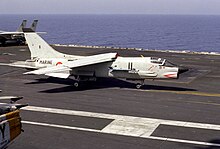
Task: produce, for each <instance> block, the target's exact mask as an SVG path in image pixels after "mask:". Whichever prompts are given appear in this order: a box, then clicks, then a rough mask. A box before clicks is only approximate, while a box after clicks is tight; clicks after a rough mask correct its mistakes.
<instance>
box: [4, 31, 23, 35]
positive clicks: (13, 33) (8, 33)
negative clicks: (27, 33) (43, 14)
mask: <svg viewBox="0 0 220 149" xmlns="http://www.w3.org/2000/svg"><path fill="white" fill-rule="evenodd" d="M11 34H12V35H15V34H24V32H1V33H0V35H11Z"/></svg>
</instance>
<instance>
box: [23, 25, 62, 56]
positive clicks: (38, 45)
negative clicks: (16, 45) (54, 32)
mask: <svg viewBox="0 0 220 149" xmlns="http://www.w3.org/2000/svg"><path fill="white" fill-rule="evenodd" d="M23 31H24V36H25V39H26V42H27V44H28V47H29V50H30V52H31V58H32V59H33V58H64V57H65V54H63V53H60V52H57V51H56V50H54V49H53V48H52V47H51V46H50V45H49V44H48V43H47V42H46V41H44V40H43V39H42V38H41V37H40V36H39V35H38V34H37V33H35V32H33V31H32V32H26V31H25V28H24V29H23ZM29 31H30V30H29Z"/></svg>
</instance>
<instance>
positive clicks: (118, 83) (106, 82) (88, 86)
mask: <svg viewBox="0 0 220 149" xmlns="http://www.w3.org/2000/svg"><path fill="white" fill-rule="evenodd" d="M74 82H75V81H74V80H72V79H59V78H51V77H49V78H43V79H42V78H41V79H35V82H30V83H26V84H47V83H55V84H63V85H67V86H64V87H60V88H53V89H48V90H43V91H39V92H41V93H61V92H73V91H84V90H93V89H103V88H112V87H119V88H128V89H136V88H135V82H134V83H131V82H127V81H124V80H119V79H114V78H98V79H97V81H95V82H80V86H79V87H78V88H76V87H74V86H73V84H74ZM141 89H142V90H165V91H196V90H195V89H190V88H181V87H171V86H160V85H147V84H146V85H144V86H142V88H141Z"/></svg>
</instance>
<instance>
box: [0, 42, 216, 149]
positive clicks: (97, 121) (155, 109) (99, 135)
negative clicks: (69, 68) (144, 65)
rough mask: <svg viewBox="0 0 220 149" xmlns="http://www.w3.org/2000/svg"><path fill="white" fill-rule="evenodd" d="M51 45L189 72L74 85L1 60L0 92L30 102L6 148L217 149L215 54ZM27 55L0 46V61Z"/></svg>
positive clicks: (20, 48)
mask: <svg viewBox="0 0 220 149" xmlns="http://www.w3.org/2000/svg"><path fill="white" fill-rule="evenodd" d="M54 48H55V49H56V50H58V51H60V52H63V53H67V54H74V55H81V56H87V55H94V54H101V53H106V52H117V53H118V54H119V55H121V56H124V57H126V56H132V57H141V56H144V57H162V58H166V59H167V60H169V61H171V62H173V63H175V64H178V65H179V66H183V67H186V68H188V69H189V71H188V72H185V73H183V74H181V75H180V78H179V79H178V80H176V79H173V80H146V81H145V86H143V87H142V88H141V89H136V88H135V83H134V82H130V81H125V80H118V79H113V78H100V79H97V81H96V82H83V83H82V84H81V86H80V87H79V88H75V87H74V86H73V83H74V81H73V80H71V79H66V80H64V79H55V78H50V77H47V76H43V75H23V73H25V72H27V70H25V69H21V68H12V67H8V66H0V76H1V77H0V90H2V92H1V95H14V96H23V97H24V99H23V100H22V102H24V103H28V104H29V106H28V107H25V108H23V109H22V110H21V117H22V123H23V126H22V128H23V129H24V132H23V133H22V134H21V135H20V136H19V137H18V138H16V139H15V141H14V142H13V143H12V144H11V145H10V146H9V147H8V149H24V148H33V149H42V148H46V149H50V148H51V149H60V148H65V149H72V148H77V149H87V148H89V149H97V148H105V149H112V148H120V149H134V148H135V149H146V148H149V149H159V148H160V149H161V148H162V149H171V148H172V149H176V148H178V149H214V148H216V149H217V148H220V115H219V113H220V69H219V66H220V56H219V55H209V54H192V53H172V52H159V51H141V50H126V49H111V48H83V47H70V46H54ZM29 57H30V52H29V50H28V48H27V47H26V46H14V47H0V62H1V63H10V62H14V61H17V60H26V59H28V58H29ZM1 102H4V101H1ZM18 103H19V102H18Z"/></svg>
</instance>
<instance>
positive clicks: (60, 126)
mask: <svg viewBox="0 0 220 149" xmlns="http://www.w3.org/2000/svg"><path fill="white" fill-rule="evenodd" d="M22 123H23V124H30V125H38V126H45V127H54V128H62V129H70V130H80V131H88V132H96V133H104V134H116V135H124V136H132V135H129V134H126V135H125V134H117V133H112V132H105V131H104V132H103V131H101V130H95V129H87V128H80V127H71V126H65V125H57V124H48V123H40V122H31V121H22ZM133 137H137V136H133ZM139 137H140V138H146V139H152V140H159V141H169V142H176V143H186V144H194V145H203V146H217V147H220V144H216V143H209V142H200V141H191V140H182V139H173V138H165V137H154V136H139Z"/></svg>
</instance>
